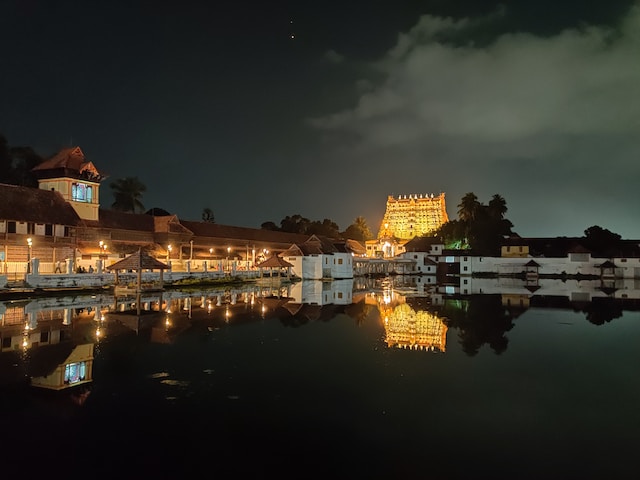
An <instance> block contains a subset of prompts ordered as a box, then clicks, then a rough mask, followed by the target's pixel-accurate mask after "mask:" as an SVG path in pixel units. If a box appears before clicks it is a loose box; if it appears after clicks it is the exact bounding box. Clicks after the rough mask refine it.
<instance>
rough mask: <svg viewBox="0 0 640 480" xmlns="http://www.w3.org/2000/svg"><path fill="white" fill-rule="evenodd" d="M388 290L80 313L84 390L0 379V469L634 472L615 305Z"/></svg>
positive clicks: (637, 393) (475, 474)
mask: <svg viewBox="0 0 640 480" xmlns="http://www.w3.org/2000/svg"><path fill="white" fill-rule="evenodd" d="M387 287H388V286H385V288H384V289H383V290H377V291H376V290H375V289H374V290H372V291H371V292H368V293H367V292H365V293H362V292H361V293H360V294H358V293H354V294H353V300H352V302H351V303H349V304H346V305H341V304H339V303H338V304H335V303H331V304H326V305H324V306H321V305H315V306H312V305H309V304H304V303H299V302H291V301H289V302H284V303H283V301H282V299H279V298H273V297H269V298H267V299H266V300H265V299H260V298H255V297H254V298H253V300H254V302H255V303H254V304H253V306H251V302H250V300H249V297H248V296H247V297H246V300H247V302H246V304H242V303H240V304H239V303H235V304H230V303H225V302H228V301H229V298H228V295H222V294H220V295H219V296H218V297H219V298H218V297H217V296H216V295H213V294H212V293H206V292H205V293H203V294H198V295H196V296H194V297H192V298H189V299H188V300H185V299H184V298H183V299H181V300H176V301H171V302H168V301H166V300H165V301H166V302H167V304H169V303H170V304H171V313H165V312H164V311H162V309H160V310H161V311H160V312H159V313H158V314H157V315H148V316H147V317H146V318H145V316H144V315H141V316H139V317H136V321H138V320H140V319H142V320H141V321H139V322H138V323H137V324H136V327H137V328H131V325H130V324H127V322H120V321H117V320H114V319H113V318H111V319H110V318H109V317H110V315H109V314H107V315H106V319H105V320H104V321H103V322H100V321H99V320H98V319H94V320H93V323H92V324H91V323H89V324H88V325H89V326H88V327H86V332H85V333H83V335H84V337H83V338H86V339H90V338H91V334H92V332H94V331H95V327H96V325H97V326H98V327H100V328H101V332H100V334H99V336H98V337H94V338H93V340H94V341H95V342H94V361H93V362H94V363H93V368H92V377H93V381H92V382H91V383H90V384H88V387H89V388H90V394H89V396H88V397H86V400H85V401H84V402H77V401H76V402H75V403H74V402H72V401H70V398H71V397H70V394H69V393H68V392H64V393H61V392H57V393H56V394H55V395H52V394H49V392H42V391H40V389H35V388H34V387H32V386H30V387H29V388H24V387H16V386H9V387H5V388H4V390H3V392H2V398H3V401H2V404H1V405H2V415H3V419H2V426H3V433H4V435H3V442H2V443H3V446H2V457H3V458H4V460H3V467H2V471H3V472H4V473H7V474H8V473H26V472H30V475H28V476H27V477H26V478H37V477H53V476H55V477H56V478H69V477H72V478H76V477H80V476H82V477H89V478H91V477H96V476H97V477H100V478H104V477H111V476H112V477H114V478H150V479H153V478H195V477H205V478H267V477H269V478H301V479H302V478H425V479H430V478H433V479H447V478H465V479H466V478H508V479H534V478H535V479H540V478H545V479H548V478H559V479H560V478H561V479H566V478H638V476H639V475H640V470H639V468H638V463H639V460H638V453H637V449H638V446H639V440H640V413H639V408H640V407H639V405H640V348H638V346H639V345H640V318H639V314H638V311H636V308H635V304H634V303H631V304H629V303H628V302H627V303H626V304H625V303H622V302H618V301H613V300H611V299H609V298H604V299H594V300H593V301H590V302H581V303H579V304H576V303H575V302H574V303H572V302H570V301H569V300H567V298H565V297H562V296H559V297H546V298H543V297H535V296H533V295H532V296H529V297H527V296H520V297H517V301H516V302H515V304H517V307H511V305H513V304H514V303H513V302H512V300H513V298H512V297H509V298H507V297H506V296H505V295H500V294H492V295H470V296H460V295H439V294H438V295H435V294H434V295H433V296H432V295H430V294H429V292H427V293H421V294H420V295H419V296H417V295H413V294H412V293H411V291H408V292H404V295H400V294H398V293H397V292H395V291H393V289H389V288H387ZM225 297H226V298H225ZM596 300H597V301H596ZM203 301H204V303H201V302H203ZM209 302H210V303H209ZM160 305H163V304H162V301H161V303H160ZM207 305H208V307H207ZM83 313H84V314H85V315H86V313H87V312H86V311H85V312H79V315H80V317H81V316H82V314H83ZM74 315H75V312H74ZM113 317H116V316H115V315H113ZM74 325H75V324H74ZM80 325H81V323H80V322H78V325H76V326H74V328H75V329H76V334H77V333H78V331H82V327H81V326H80ZM76 338H77V335H76ZM38 348H45V347H38ZM2 355H5V353H3V354H2ZM23 357H24V358H25V361H28V359H29V355H28V353H23ZM14 366H15V364H14ZM16 368H17V367H16ZM7 478H10V477H7Z"/></svg>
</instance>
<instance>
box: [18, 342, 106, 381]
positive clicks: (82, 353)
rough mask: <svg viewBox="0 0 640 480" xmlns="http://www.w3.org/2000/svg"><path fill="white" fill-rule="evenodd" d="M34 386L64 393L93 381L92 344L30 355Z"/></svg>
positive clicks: (39, 350)
mask: <svg viewBox="0 0 640 480" xmlns="http://www.w3.org/2000/svg"><path fill="white" fill-rule="evenodd" d="M29 370H30V372H29V373H30V375H31V377H32V378H31V385H33V386H34V387H40V388H46V389H49V390H62V389H64V388H69V387H75V386H78V385H82V384H85V383H90V382H91V381H92V370H93V343H85V344H83V345H74V344H73V343H71V342H66V343H59V344H56V345H55V346H49V347H47V348H37V349H36V350H35V351H33V352H32V354H31V363H30V369H29Z"/></svg>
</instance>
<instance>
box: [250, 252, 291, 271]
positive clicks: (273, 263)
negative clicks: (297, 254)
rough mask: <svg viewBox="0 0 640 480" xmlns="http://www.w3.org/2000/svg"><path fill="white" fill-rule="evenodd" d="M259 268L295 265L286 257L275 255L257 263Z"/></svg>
mask: <svg viewBox="0 0 640 480" xmlns="http://www.w3.org/2000/svg"><path fill="white" fill-rule="evenodd" d="M256 267H258V268H279V267H280V268H281V267H293V265H292V264H291V263H289V262H287V261H286V260H285V259H284V258H280V257H279V256H278V255H273V256H272V257H269V258H267V259H266V260H265V261H264V262H262V263H259V264H258V265H256Z"/></svg>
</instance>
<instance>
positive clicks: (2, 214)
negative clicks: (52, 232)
mask: <svg viewBox="0 0 640 480" xmlns="http://www.w3.org/2000/svg"><path fill="white" fill-rule="evenodd" d="M0 219H3V220H13V221H19V222H33V223H43V224H56V225H66V226H76V225H78V224H79V222H80V218H79V217H78V214H77V213H76V211H75V210H74V209H73V207H72V206H71V204H69V203H67V202H66V201H65V200H64V198H62V195H60V193H59V192H54V191H50V190H42V189H39V188H32V187H20V186H16V185H5V184H0Z"/></svg>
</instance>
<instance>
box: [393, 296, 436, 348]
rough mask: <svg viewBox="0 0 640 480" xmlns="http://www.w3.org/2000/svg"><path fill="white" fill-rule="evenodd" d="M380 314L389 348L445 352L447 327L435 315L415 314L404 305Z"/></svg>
mask: <svg viewBox="0 0 640 480" xmlns="http://www.w3.org/2000/svg"><path fill="white" fill-rule="evenodd" d="M382 313H383V315H384V329H385V332H386V342H387V345H388V346H389V347H394V346H395V347H400V348H409V349H416V350H418V349H419V350H431V351H437V352H444V351H445V349H446V344H447V326H446V325H445V324H444V322H443V321H442V319H440V318H439V317H437V316H436V315H434V314H432V313H431V312H427V311H418V312H416V311H415V310H413V309H412V308H411V307H410V306H409V305H407V304H406V303H402V304H400V305H397V306H396V307H395V308H393V309H388V310H386V311H382Z"/></svg>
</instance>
